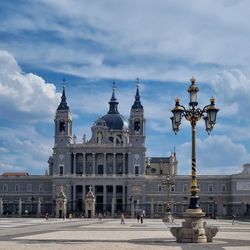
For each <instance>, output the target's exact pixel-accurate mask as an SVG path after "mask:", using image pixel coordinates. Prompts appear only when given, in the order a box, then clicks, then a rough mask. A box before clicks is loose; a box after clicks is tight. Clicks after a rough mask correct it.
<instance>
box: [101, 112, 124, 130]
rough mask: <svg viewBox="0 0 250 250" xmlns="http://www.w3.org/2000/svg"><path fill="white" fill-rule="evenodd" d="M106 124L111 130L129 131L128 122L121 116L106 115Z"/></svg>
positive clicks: (104, 117) (103, 118) (104, 118)
mask: <svg viewBox="0 0 250 250" xmlns="http://www.w3.org/2000/svg"><path fill="white" fill-rule="evenodd" d="M101 119H102V120H104V121H105V122H106V125H107V127H108V128H109V129H117V130H124V129H125V130H126V129H128V122H127V121H126V119H125V118H124V117H123V116H122V115H121V114H119V113H118V114H117V113H116V114H106V115H104V116H103V117H102V118H101Z"/></svg>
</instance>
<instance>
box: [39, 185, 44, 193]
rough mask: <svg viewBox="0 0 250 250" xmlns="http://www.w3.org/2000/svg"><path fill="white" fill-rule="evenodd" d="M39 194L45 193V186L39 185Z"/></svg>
mask: <svg viewBox="0 0 250 250" xmlns="http://www.w3.org/2000/svg"><path fill="white" fill-rule="evenodd" d="M39 192H44V185H43V184H39Z"/></svg>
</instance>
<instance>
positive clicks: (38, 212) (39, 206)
mask: <svg viewBox="0 0 250 250" xmlns="http://www.w3.org/2000/svg"><path fill="white" fill-rule="evenodd" d="M41 204H42V203H41V198H40V197H39V198H38V202H37V215H38V216H40V215H41Z"/></svg>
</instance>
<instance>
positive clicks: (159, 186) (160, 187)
mask: <svg viewBox="0 0 250 250" xmlns="http://www.w3.org/2000/svg"><path fill="white" fill-rule="evenodd" d="M162 191H163V188H162V185H161V184H159V185H158V192H162Z"/></svg>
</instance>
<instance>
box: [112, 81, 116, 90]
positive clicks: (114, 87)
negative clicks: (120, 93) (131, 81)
mask: <svg viewBox="0 0 250 250" xmlns="http://www.w3.org/2000/svg"><path fill="white" fill-rule="evenodd" d="M112 84H113V90H115V89H116V86H115V80H113V83H112Z"/></svg>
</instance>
